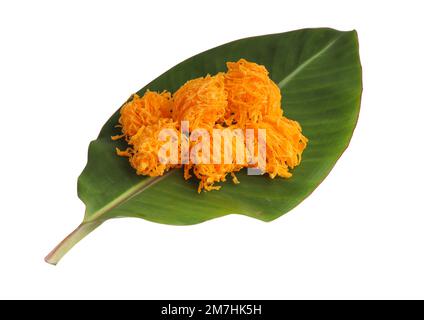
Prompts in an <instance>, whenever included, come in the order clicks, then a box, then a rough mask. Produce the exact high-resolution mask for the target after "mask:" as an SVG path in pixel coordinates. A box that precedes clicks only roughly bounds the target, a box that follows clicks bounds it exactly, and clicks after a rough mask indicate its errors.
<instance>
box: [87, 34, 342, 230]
mask: <svg viewBox="0 0 424 320" xmlns="http://www.w3.org/2000/svg"><path fill="white" fill-rule="evenodd" d="M340 37H341V35H339V36H337V37H336V38H335V39H333V40H332V41H331V42H330V43H329V44H327V45H326V46H325V47H324V48H322V49H321V50H319V51H318V52H317V53H315V54H314V55H313V56H311V57H310V58H308V59H307V60H305V61H304V62H302V63H301V64H300V65H299V66H298V67H297V68H295V69H294V70H293V71H292V72H290V73H289V74H288V75H287V76H285V77H284V78H283V79H282V80H281V81H280V82H279V83H278V87H279V88H280V89H282V88H283V86H285V85H287V84H288V83H289V82H290V81H291V80H292V79H293V78H294V77H295V76H296V75H298V74H299V73H300V72H301V71H302V70H304V69H305V68H306V67H307V66H309V65H310V64H311V63H313V62H314V61H315V60H317V59H318V58H319V57H320V56H322V55H323V54H324V53H326V52H327V51H328V50H329V49H330V48H331V47H332V46H333V45H334V44H335V43H336V42H337V40H339V38H340ZM171 172H172V171H168V172H167V173H165V174H164V175H163V176H160V177H149V178H146V179H143V180H142V181H140V182H139V183H137V184H135V185H134V186H132V187H131V188H129V189H128V190H127V191H125V192H124V193H122V194H121V195H120V196H118V197H116V198H115V199H113V200H112V201H111V202H109V203H108V204H106V205H105V206H104V207H102V208H100V209H99V210H97V211H96V212H94V213H93V214H92V215H91V216H90V217H89V219H84V221H85V222H90V221H95V220H97V219H100V218H101V217H102V216H103V215H104V214H106V213H107V212H109V211H111V210H113V209H115V208H117V207H119V206H120V205H121V204H123V203H125V202H127V201H129V200H130V199H132V198H133V197H135V196H136V195H138V194H139V193H141V192H143V191H144V190H146V189H148V188H150V187H151V186H152V185H154V184H156V183H158V182H159V181H161V180H162V179H164V178H165V177H167V176H168V175H169V174H170V173H171Z"/></svg>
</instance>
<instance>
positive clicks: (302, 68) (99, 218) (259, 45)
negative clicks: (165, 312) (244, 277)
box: [46, 28, 362, 264]
mask: <svg viewBox="0 0 424 320" xmlns="http://www.w3.org/2000/svg"><path fill="white" fill-rule="evenodd" d="M240 58H245V59H247V60H250V61H253V62H256V63H258V64H262V65H264V66H265V67H266V68H267V69H268V70H269V72H270V77H271V78H272V79H273V80H274V81H275V82H276V83H277V84H278V85H279V87H280V88H281V90H282V95H283V101H282V107H283V110H284V114H285V115H286V116H287V117H288V118H290V119H294V120H297V121H298V122H300V124H301V126H302V128H303V132H304V134H305V136H306V137H308V138H309V144H308V147H307V148H306V150H305V152H304V154H303V161H302V163H301V164H300V166H299V167H297V168H296V169H295V170H294V174H293V177H292V178H290V179H282V178H275V179H270V178H268V177H265V176H248V175H246V174H245V172H242V173H240V174H238V178H239V180H240V182H241V183H240V184H238V185H234V184H232V183H231V182H228V183H224V186H223V188H222V189H221V190H220V191H212V192H204V193H201V194H198V193H197V192H196V187H197V183H198V182H197V181H196V179H192V180H189V181H185V180H184V179H183V177H182V170H172V171H170V172H169V173H167V174H166V175H164V176H162V177H159V178H150V177H142V176H137V175H136V174H135V172H134V170H133V169H132V168H131V167H130V165H129V164H128V160H127V159H126V158H122V157H118V156H117V155H116V154H115V147H116V146H119V147H121V148H124V147H125V145H124V144H125V143H124V142H116V141H112V140H111V139H110V137H111V136H112V135H116V134H119V129H117V128H115V125H116V124H117V123H118V118H119V110H118V111H117V112H116V113H115V114H114V115H113V116H112V117H111V118H110V119H109V120H108V121H107V122H106V124H105V125H104V126H103V128H102V130H101V132H100V134H99V137H98V139H97V140H95V141H93V142H91V144H90V147H89V151H88V163H87V166H86V168H85V169H84V171H83V172H82V174H81V176H80V177H79V179H78V195H79V197H80V198H81V200H82V201H83V202H84V203H85V205H86V212H85V217H84V220H83V222H82V224H81V225H80V227H78V228H77V229H76V230H75V231H74V232H73V233H72V234H71V235H70V236H68V237H67V238H66V239H65V240H64V241H63V242H62V243H61V244H59V246H58V247H56V248H55V249H54V250H53V251H52V253H51V254H49V255H48V256H47V257H46V261H47V262H49V263H52V264H55V263H57V262H58V261H59V259H60V258H61V257H62V256H63V255H64V254H65V253H66V252H67V251H68V250H69V249H70V248H71V247H72V246H73V245H74V244H75V243H76V242H78V241H79V240H80V239H82V238H83V237H84V236H85V235H87V234H88V233H90V232H91V231H92V230H94V229H95V228H96V227H97V226H99V225H100V224H101V223H102V222H104V221H105V220H108V219H111V218H116V217H138V218H143V219H146V220H150V221H154V222H158V223H165V224H173V225H189V224H196V223H200V222H203V221H206V220H209V219H213V218H217V217H221V216H224V215H227V214H233V213H234V214H243V215H247V216H250V217H254V218H257V219H260V220H263V221H271V220H273V219H276V218H278V217H279V216H281V215H282V214H284V213H286V212H288V211H289V210H291V209H292V208H294V207H295V206H296V205H298V204H299V203H300V202H302V200H303V199H305V198H306V197H307V196H308V195H309V194H311V192H312V191H313V190H314V189H315V188H316V187H317V186H318V185H319V184H320V183H321V181H322V180H323V179H324V178H325V177H326V176H327V175H328V173H329V172H330V170H331V169H332V167H333V166H334V164H335V163H336V161H337V160H338V158H339V157H340V156H341V154H342V153H343V151H344V150H345V149H346V147H347V146H348V144H349V141H350V139H351V136H352V133H353V130H354V128H355V125H356V122H357V118H358V114H359V108H360V99H361V92H362V76H361V65H360V60H359V52H358V39H357V34H356V32H355V31H350V32H341V31H337V30H333V29H324V28H323V29H303V30H297V31H292V32H287V33H280V34H272V35H265V36H259V37H252V38H246V39H241V40H237V41H234V42H230V43H228V44H225V45H222V46H219V47H216V48H213V49H211V50H208V51H206V52H203V53H200V54H198V55H196V56H194V57H192V58H190V59H187V60H185V61H183V62H182V63H180V64H178V65H177V66H175V67H174V68H172V69H170V70H169V71H167V72H165V73H164V74H162V75H161V76H160V77H158V78H157V79H155V80H153V81H152V82H151V83H149V84H148V85H147V86H145V87H144V88H143V89H141V90H140V91H139V94H141V95H142V94H144V92H145V91H146V89H150V90H159V91H162V90H164V89H166V90H168V91H171V92H175V91H176V90H177V89H178V88H179V87H180V86H181V85H182V84H184V83H185V82H186V81H187V80H189V79H192V78H196V77H200V76H204V75H206V74H208V73H209V74H215V73H217V72H219V71H225V70H226V66H225V63H226V62H227V61H237V60H238V59H240Z"/></svg>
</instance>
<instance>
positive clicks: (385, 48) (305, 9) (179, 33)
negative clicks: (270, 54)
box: [0, 0, 424, 299]
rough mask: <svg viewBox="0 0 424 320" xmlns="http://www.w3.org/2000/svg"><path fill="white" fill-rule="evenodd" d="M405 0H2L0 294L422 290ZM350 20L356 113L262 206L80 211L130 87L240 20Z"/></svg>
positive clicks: (418, 8)
mask: <svg viewBox="0 0 424 320" xmlns="http://www.w3.org/2000/svg"><path fill="white" fill-rule="evenodd" d="M421 3H422V2H421V1H381V2H379V1H363V2H362V1H358V0H356V1H310V2H306V1H299V0H296V1H257V0H256V1H247V0H244V1H222V2H220V1H169V2H164V1H158V0H155V1H134V2H132V1H67V2H65V1H60V2H59V1H43V0H39V1H19V0H17V1H7V2H6V1H2V2H1V4H0V107H1V132H2V134H1V158H0V164H1V165H0V174H1V176H0V178H1V185H0V186H1V201H0V215H1V216H0V218H1V220H0V298H149V299H155V298H181V299H184V298H198V299H202V298H222V299H226V298H239V299H243V298H271V299H283V298H290V299H295V298H324V299H327V298H424V272H423V270H424V255H423V249H424V248H423V245H424V216H423V214H424V210H423V196H424V195H423V186H422V181H423V179H424V175H423V160H424V157H423V150H422V146H423V130H424V129H423V120H422V116H423V115H424V111H423V110H424V109H423V107H424V105H423V104H424V103H423V101H424V99H423V97H424V90H423V74H424V73H423V71H424V70H423V69H424V68H423V67H424V65H423V56H424V45H423V40H422V39H423V32H424V23H423V19H422V14H423V8H422V4H421ZM305 27H333V28H336V29H340V30H351V29H356V30H357V31H358V33H359V41H360V54H361V60H362V65H363V82H364V92H363V99H362V109H361V115H360V118H359V123H358V127H357V129H356V132H355V134H354V136H353V140H352V143H351V146H350V148H349V149H348V150H347V151H346V153H345V154H344V155H343V157H342V158H341V159H340V161H339V162H338V163H337V165H336V167H335V168H334V170H333V171H332V172H331V174H330V175H329V177H328V178H327V179H326V180H325V181H324V183H323V184H322V185H321V186H320V187H319V188H318V189H317V190H316V191H315V192H314V193H313V194H312V195H311V196H310V197H309V198H308V199H306V200H305V201H304V202H303V203H302V204H301V205H299V206H298V207H297V208H296V209H294V210H293V211H291V212H290V213H289V214H287V215H285V216H283V217H281V218H279V219H278V220H276V221H274V222H272V223H263V222H260V221H257V220H253V219H250V218H247V217H244V216H228V217H224V218H221V219H217V220H213V221H210V222H207V223H203V224H200V225H196V226H189V227H173V226H166V225H159V224H154V223H150V222H147V221H144V220H136V219H120V220H115V221H110V222H108V223H106V224H104V225H103V226H101V227H100V228H99V229H97V230H96V231H95V232H93V233H92V234H91V235H90V236H89V237H87V238H86V239H84V240H83V241H82V242H81V243H79V244H78V245H77V246H76V247H75V248H74V249H73V250H72V251H71V252H69V254H68V255H67V256H66V257H65V258H64V259H63V260H62V261H61V263H60V264H59V265H58V266H57V267H53V266H51V265H48V264H46V263H45V262H44V261H43V258H44V256H45V255H46V254H47V253H48V251H50V249H52V247H53V246H54V245H56V243H57V242H58V241H59V240H61V239H62V238H63V237H64V236H65V235H66V234H67V233H68V232H70V231H71V230H72V229H73V228H74V227H76V226H77V225H78V224H79V222H80V221H81V219H82V217H83V212H84V206H83V204H82V203H81V202H80V201H79V199H78V198H77V195H76V179H77V176H78V175H79V173H80V172H81V170H82V169H83V167H84V165H85V162H86V156H87V155H86V154H87V147H88V143H89V141H90V140H92V139H95V137H96V136H97V134H98V132H99V130H100V128H101V126H102V125H103V123H104V122H105V121H106V120H107V119H108V117H109V116H110V115H111V114H112V113H113V112H114V111H115V110H116V109H117V108H118V107H119V106H120V105H121V103H122V102H123V101H124V100H125V99H126V98H127V97H128V96H129V95H130V94H131V93H133V92H135V91H137V90H138V89H140V88H141V87H143V86H144V85H145V84H146V83H147V82H149V81H150V80H152V79H154V78H155V77H157V76H158V75H160V74H161V73H162V72H164V71H166V70H167V69H169V68H170V67H172V66H174V65H175V64H177V63H178V62H180V61H181V60H183V59H186V58H188V57H190V56H192V55H194V54H196V53H199V52H201V51H204V50H206V49H209V48H211V47H214V46H216V45H219V44H223V43H226V42H228V41H231V40H235V39H239V38H243V37H246V36H253V35H261V34H268V33H277V32H284V31H290V30H293V29H299V28H305Z"/></svg>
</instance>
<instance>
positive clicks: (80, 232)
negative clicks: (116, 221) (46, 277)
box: [44, 221, 104, 265]
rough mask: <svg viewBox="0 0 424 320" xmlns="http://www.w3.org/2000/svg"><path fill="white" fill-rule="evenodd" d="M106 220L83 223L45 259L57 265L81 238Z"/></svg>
mask: <svg viewBox="0 0 424 320" xmlns="http://www.w3.org/2000/svg"><path fill="white" fill-rule="evenodd" d="M103 222H104V221H91V222H83V223H81V224H80V225H79V226H78V227H77V228H76V229H75V230H74V231H72V232H71V233H70V234H69V235H68V236H67V237H66V238H65V239H63V240H62V242H60V243H59V244H58V245H57V246H56V247H55V248H54V249H53V250H52V251H51V252H50V253H49V254H48V255H47V256H46V257H45V258H44V261H46V262H47V263H50V264H52V265H56V264H57V263H58V262H59V260H60V259H61V258H62V257H63V256H64V255H65V254H66V253H67V252H68V251H69V250H71V249H72V247H73V246H74V245H76V244H77V243H78V242H79V241H80V240H82V239H83V238H84V237H85V236H87V235H88V234H89V233H91V232H92V231H93V230H94V229H96V228H97V227H98V226H100V225H101V224H102V223H103Z"/></svg>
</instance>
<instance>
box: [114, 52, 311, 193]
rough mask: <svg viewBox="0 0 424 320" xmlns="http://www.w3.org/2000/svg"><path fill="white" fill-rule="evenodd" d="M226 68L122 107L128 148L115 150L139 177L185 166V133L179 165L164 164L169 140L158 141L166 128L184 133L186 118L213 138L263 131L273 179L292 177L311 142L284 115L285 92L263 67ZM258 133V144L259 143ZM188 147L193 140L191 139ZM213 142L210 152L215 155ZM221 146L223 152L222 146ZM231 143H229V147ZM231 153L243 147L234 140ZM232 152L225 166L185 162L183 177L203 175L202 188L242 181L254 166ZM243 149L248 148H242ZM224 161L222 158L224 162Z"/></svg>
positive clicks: (135, 97)
mask: <svg viewBox="0 0 424 320" xmlns="http://www.w3.org/2000/svg"><path fill="white" fill-rule="evenodd" d="M227 68H228V71H227V72H226V73H218V74H216V75H215V76H210V75H207V76H206V77H201V78H197V79H193V80H190V81H188V82H186V83H185V84H184V85H183V86H181V88H179V89H178V90H177V91H176V92H175V93H174V94H173V95H171V94H170V93H169V92H166V91H164V92H162V93H158V92H152V91H147V92H146V93H145V94H144V95H143V96H142V97H140V96H138V95H137V94H135V95H133V97H132V99H131V100H130V101H129V102H127V103H126V104H125V105H124V106H123V107H122V108H121V116H120V118H119V123H120V126H121V127H122V135H119V136H115V137H112V138H113V139H119V138H122V137H124V138H125V139H126V141H127V142H128V145H129V147H128V148H127V149H126V150H125V151H121V150H119V149H117V153H118V155H120V156H127V157H129V161H130V164H131V166H132V167H133V168H134V169H135V170H136V172H137V174H139V175H147V176H160V175H163V174H164V173H165V172H166V171H168V170H170V169H171V168H176V167H181V166H182V165H181V156H180V150H181V149H180V146H181V135H180V134H178V138H177V139H178V146H179V149H178V154H179V163H178V164H164V163H162V162H161V161H160V159H159V156H158V154H159V149H160V148H161V147H162V146H163V145H164V143H166V142H167V141H161V140H160V139H159V133H160V131H161V130H162V129H165V128H168V129H172V130H176V131H177V132H180V130H181V122H182V121H188V123H189V128H190V132H191V131H193V130H195V129H204V130H207V131H208V132H209V134H210V137H213V129H222V130H226V129H230V130H233V129H242V130H245V129H254V130H256V131H257V130H258V129H265V130H266V170H265V172H266V173H268V175H269V176H270V177H271V178H274V177H276V176H280V177H284V178H289V177H291V175H292V174H291V172H290V169H293V168H294V167H295V166H297V165H299V164H300V162H301V155H302V152H303V150H304V149H305V147H306V144H307V141H308V140H307V138H306V137H305V136H303V135H302V129H301V127H300V125H299V123H298V122H296V121H294V120H290V119H288V118H286V117H284V116H283V111H282V109H281V92H280V89H279V88H278V86H277V85H276V84H275V83H274V82H273V81H272V80H271V79H270V78H269V76H268V71H267V70H266V68H265V67H264V66H262V65H258V64H256V63H252V62H248V61H246V60H245V59H240V60H239V61H237V62H228V63H227ZM257 139H258V138H257V136H256V137H255V145H257V142H258V141H257ZM188 143H189V146H190V150H191V147H192V146H193V145H194V144H195V142H193V141H189V142H188ZM212 146H213V143H211V154H212V153H213V147H212ZM225 147H226V146H224V145H221V155H223V154H224V148H225ZM227 147H228V146H227ZM230 148H233V151H237V152H238V151H240V150H236V149H237V148H240V146H239V145H236V142H235V139H233V140H232V144H231V145H230ZM237 152H232V154H233V156H232V162H231V161H230V163H226V164H214V163H210V164H204V163H193V161H192V159H190V161H189V163H187V164H184V165H183V167H184V177H185V179H189V178H190V177H191V176H192V175H194V176H196V178H197V179H199V187H198V191H199V192H200V191H201V190H206V191H210V190H217V189H219V188H220V186H217V185H215V183H217V182H222V181H225V180H226V177H227V175H228V174H229V173H230V174H231V177H232V180H233V182H234V183H238V180H237V178H236V176H235V174H234V173H235V172H237V171H240V170H241V169H242V168H246V167H251V166H252V165H251V164H249V163H248V162H247V159H246V160H245V162H243V163H237V162H238V161H236V160H237V159H236V156H235V155H236V154H237ZM242 152H245V151H244V150H242ZM222 163H224V162H222Z"/></svg>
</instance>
